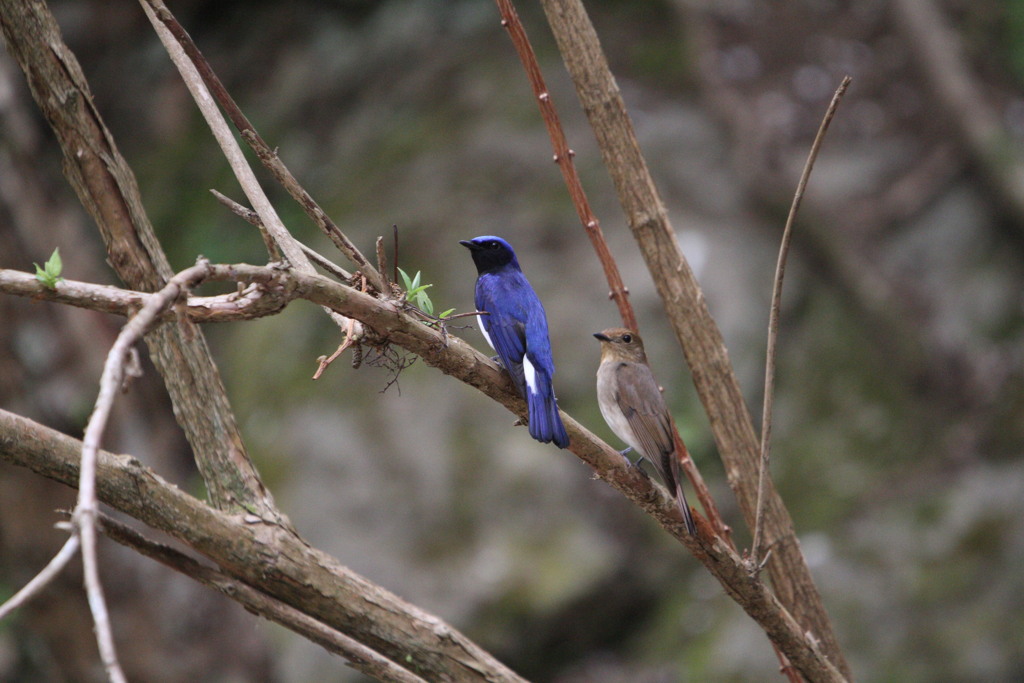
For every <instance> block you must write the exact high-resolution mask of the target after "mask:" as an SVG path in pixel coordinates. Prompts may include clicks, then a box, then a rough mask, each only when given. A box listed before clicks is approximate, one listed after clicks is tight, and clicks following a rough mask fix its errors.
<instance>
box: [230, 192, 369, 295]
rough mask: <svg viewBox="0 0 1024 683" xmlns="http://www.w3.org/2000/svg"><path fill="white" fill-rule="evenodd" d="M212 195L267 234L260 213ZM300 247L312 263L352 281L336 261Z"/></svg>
mask: <svg viewBox="0 0 1024 683" xmlns="http://www.w3.org/2000/svg"><path fill="white" fill-rule="evenodd" d="M210 193H211V194H212V195H213V196H214V198H215V199H216V200H217V201H218V202H220V203H221V204H223V205H224V206H226V207H227V208H228V209H229V210H230V211H231V213H233V214H235V215H236V216H238V217H239V218H241V219H242V220H244V221H245V222H246V223H249V224H251V225H253V226H255V227H257V228H259V230H260V233H261V234H266V230H265V228H264V227H263V221H261V220H260V215H259V214H258V213H256V212H255V211H253V210H252V209H250V208H249V207H247V206H242V205H241V204H239V203H238V202H236V201H235V200H234V199H232V198H231V197H228V196H226V195H224V194H222V193H220V192H218V191H217V190H210ZM296 242H298V240H296ZM298 245H299V248H300V249H302V252H303V253H304V254H305V255H306V256H308V257H309V260H310V261H312V262H313V263H315V264H316V265H318V266H320V267H321V268H323V269H324V270H326V271H327V272H328V273H330V274H331V275H333V276H334V277H336V278H338V279H339V280H341V281H343V282H350V281H351V280H352V273H350V272H348V271H347V270H345V269H344V268H342V267H341V266H339V265H338V264H337V263H335V262H334V261H332V260H330V259H329V258H327V257H326V256H324V255H323V254H321V253H320V252H318V251H316V250H315V249H312V248H310V247H308V246H306V245H305V244H303V243H302V242H298ZM268 250H269V245H268ZM271 256H273V254H271Z"/></svg>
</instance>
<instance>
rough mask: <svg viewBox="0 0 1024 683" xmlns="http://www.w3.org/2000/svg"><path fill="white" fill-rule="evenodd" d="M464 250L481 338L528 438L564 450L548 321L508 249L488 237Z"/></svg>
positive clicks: (466, 244)
mask: <svg viewBox="0 0 1024 683" xmlns="http://www.w3.org/2000/svg"><path fill="white" fill-rule="evenodd" d="M459 244H461V245H462V246H464V247H466V248H467V249H469V252H470V254H471V255H472V256H473V263H475V264H476V270H477V273H478V275H477V279H476V299H475V301H476V308H477V310H478V311H487V313H489V315H483V316H480V329H481V331H482V332H483V333H484V338H485V339H486V340H487V343H488V344H490V345H491V348H493V349H494V350H495V351H497V352H498V357H499V358H500V359H501V363H502V365H504V366H505V369H506V370H508V373H509V374H510V375H511V376H512V381H513V383H514V384H515V385H516V388H517V389H519V393H520V394H521V395H522V396H523V397H524V398H525V399H526V404H527V405H528V406H529V409H530V424H529V427H530V436H532V437H533V438H535V439H536V440H537V441H540V442H542V443H549V442H554V444H555V445H556V446H558V447H559V448H566V447H567V446H568V445H569V435H568V434H566V432H565V425H563V424H562V418H561V417H560V416H559V415H558V403H557V402H556V401H555V389H554V386H553V385H552V383H551V378H552V377H553V376H554V374H555V363H554V361H553V360H552V358H551V340H550V339H549V338H548V320H547V316H545V315H544V306H542V305H541V303H540V299H538V298H537V294H536V292H534V291H533V287H531V286H530V283H529V282H527V281H526V276H525V275H523V271H522V270H521V269H520V268H519V261H518V260H517V259H516V253H515V252H514V251H512V246H511V245H510V244H509V243H508V242H506V241H505V240H503V239H501V238H500V237H494V236H491V235H485V236H483V237H476V238H474V239H471V240H462V241H460V242H459Z"/></svg>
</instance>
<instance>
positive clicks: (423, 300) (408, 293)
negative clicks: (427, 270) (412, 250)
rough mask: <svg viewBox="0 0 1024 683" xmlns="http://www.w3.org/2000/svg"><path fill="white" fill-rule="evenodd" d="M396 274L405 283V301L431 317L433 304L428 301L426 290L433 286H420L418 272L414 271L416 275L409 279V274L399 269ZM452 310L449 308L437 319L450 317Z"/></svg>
mask: <svg viewBox="0 0 1024 683" xmlns="http://www.w3.org/2000/svg"><path fill="white" fill-rule="evenodd" d="M398 274H399V275H401V276H402V280H403V281H404V282H405V300H406V301H408V302H410V303H411V304H413V305H414V306H416V308H418V309H420V310H421V311H423V312H424V313H426V314H427V315H429V316H431V317H433V315H434V302H433V301H431V300H430V295H429V294H427V289H428V288H429V287H433V286H434V285H431V284H427V285H421V284H420V277H421V273H420V271H418V270H417V271H416V275H414V276H412V277H409V274H408V273H406V272H405V271H404V270H402V269H401V268H399V269H398ZM454 310H455V309H454V308H449V309H448V310H447V311H445V312H444V313H442V314H441V315H440V316H438V317H439V318H445V317H447V316H449V315H451V314H452V311H454Z"/></svg>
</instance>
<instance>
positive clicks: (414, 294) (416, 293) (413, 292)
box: [405, 280, 434, 299]
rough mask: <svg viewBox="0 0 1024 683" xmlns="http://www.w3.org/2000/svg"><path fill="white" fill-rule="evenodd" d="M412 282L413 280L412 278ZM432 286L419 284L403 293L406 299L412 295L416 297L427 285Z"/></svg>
mask: <svg viewBox="0 0 1024 683" xmlns="http://www.w3.org/2000/svg"><path fill="white" fill-rule="evenodd" d="M413 282H415V280H413ZM433 286H434V285H420V286H419V287H416V288H415V289H410V290H409V291H408V292H406V293H405V298H406V299H408V298H409V297H413V296H415V297H418V296H419V295H420V294H422V293H423V290H425V289H426V288H427V287H433Z"/></svg>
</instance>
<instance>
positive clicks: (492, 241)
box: [459, 235, 519, 274]
mask: <svg viewBox="0 0 1024 683" xmlns="http://www.w3.org/2000/svg"><path fill="white" fill-rule="evenodd" d="M459 244H461V245H462V246H464V247H466V248H467V249H469V253H470V255H472V257H473V263H475V264H476V270H477V272H478V273H481V274H483V273H489V272H492V271H495V270H498V269H499V268H501V267H503V266H507V265H509V264H512V266H513V267H515V268H517V269H518V268H519V261H518V260H516V252H514V251H512V245H510V244H509V243H508V242H506V241H505V240H503V239H501V238H500V237H495V236H494V235H483V236H482V237H474V238H473V239H471V240H462V241H460V242H459Z"/></svg>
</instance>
